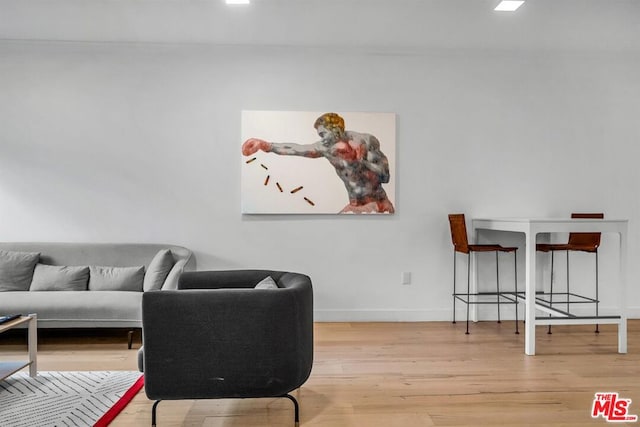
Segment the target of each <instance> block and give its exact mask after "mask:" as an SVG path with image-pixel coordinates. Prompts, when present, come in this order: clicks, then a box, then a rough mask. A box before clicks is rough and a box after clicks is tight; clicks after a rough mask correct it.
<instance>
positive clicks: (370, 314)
mask: <svg viewBox="0 0 640 427" xmlns="http://www.w3.org/2000/svg"><path fill="white" fill-rule="evenodd" d="M313 314H314V320H315V321H316V322H437V321H444V320H451V311H450V310H391V309H389V310H315V311H314V312H313Z"/></svg>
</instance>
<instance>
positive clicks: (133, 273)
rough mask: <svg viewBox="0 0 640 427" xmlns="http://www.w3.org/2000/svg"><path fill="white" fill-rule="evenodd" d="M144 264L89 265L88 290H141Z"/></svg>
mask: <svg viewBox="0 0 640 427" xmlns="http://www.w3.org/2000/svg"><path fill="white" fill-rule="evenodd" d="M143 280H144V266H140V267H102V266H93V265H92V266H89V290H90V291H134V292H142V281H143Z"/></svg>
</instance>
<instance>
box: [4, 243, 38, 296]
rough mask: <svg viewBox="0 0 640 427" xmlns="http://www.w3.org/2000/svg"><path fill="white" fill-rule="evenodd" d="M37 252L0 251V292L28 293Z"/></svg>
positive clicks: (36, 261) (36, 260)
mask: <svg viewBox="0 0 640 427" xmlns="http://www.w3.org/2000/svg"><path fill="white" fill-rule="evenodd" d="M39 259H40V253H39V252H15V251H3V250H0V291H28V290H29V285H31V278H32V277H33V269H34V268H35V266H36V264H37V263H38V260H39Z"/></svg>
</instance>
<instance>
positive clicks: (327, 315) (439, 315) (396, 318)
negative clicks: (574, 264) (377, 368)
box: [313, 304, 640, 322]
mask: <svg viewBox="0 0 640 427" xmlns="http://www.w3.org/2000/svg"><path fill="white" fill-rule="evenodd" d="M520 307H522V304H521V305H520ZM511 310H513V309H512V308H511ZM511 310H505V311H504V312H503V316H502V318H503V319H504V320H513V319H514V318H515V316H514V315H513V311H511ZM601 310H602V312H603V313H607V312H615V310H609V309H607V308H604V307H603V308H602V309H601ZM313 314H314V321H316V322H445V321H451V310H445V309H440V310H404V309H400V310H393V309H385V310H382V309H376V310H315V311H314V313H313ZM523 314H524V312H523V311H521V312H520V314H519V316H518V317H519V319H520V320H522V319H523V317H524V316H523ZM579 314H582V313H579ZM584 314H585V315H589V314H591V312H589V313H586V312H585V313H584ZM459 315H460V316H461V317H458V315H457V316H456V317H458V318H459V319H460V320H462V318H463V317H462V316H464V313H463V312H462V311H460V312H459ZM627 318H628V319H640V307H630V308H627ZM481 319H482V320H495V319H493V316H489V318H486V319H485V318H484V316H482V317H481Z"/></svg>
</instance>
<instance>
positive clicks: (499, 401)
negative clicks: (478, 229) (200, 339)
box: [0, 320, 640, 427]
mask: <svg viewBox="0 0 640 427" xmlns="http://www.w3.org/2000/svg"><path fill="white" fill-rule="evenodd" d="M600 330H601V333H600V334H599V335H596V334H594V333H593V326H556V327H554V329H553V334H552V335H547V334H546V329H545V328H543V327H540V328H539V329H538V331H537V333H538V340H537V349H536V350H537V355H536V356H525V355H524V335H523V334H521V335H515V334H514V326H513V322H504V323H502V324H497V323H495V322H480V323H476V324H473V325H472V327H471V335H465V334H464V323H458V324H457V325H453V324H451V323H450V322H428V323H318V324H316V326H315V361H314V368H313V372H312V374H311V377H310V378H309V380H308V381H307V383H306V384H305V385H304V386H303V387H302V388H301V389H299V390H297V391H295V392H294V393H293V394H294V395H295V396H296V397H297V398H298V400H299V402H300V406H301V409H300V411H301V412H300V414H301V425H303V426H310V427H311V426H314V427H325V426H332V427H333V426H337V427H343V426H345V427H350V426H358V427H360V426H362V427H377V426H384V427H395V426H403V427H407V426H409V427H412V426H458V427H461V426H469V427H470V426H474V427H477V426H498V425H500V426H558V427H559V426H575V427H578V426H585V425H606V424H607V422H606V421H605V420H604V419H603V418H597V419H593V418H591V408H592V404H593V399H594V394H595V393H596V392H618V393H619V394H620V397H621V398H626V399H631V400H632V403H631V406H630V408H629V409H630V410H629V413H630V414H634V415H638V414H640V380H639V378H640V320H630V321H629V330H628V335H629V336H628V350H629V353H628V354H625V355H622V354H618V353H617V332H616V328H615V326H610V325H605V326H601V327H600ZM41 335H42V336H41V338H40V345H39V352H38V363H39V366H38V368H39V370H41V371H47V370H136V369H137V368H136V366H137V365H136V350H127V345H126V331H113V332H101V333H99V334H97V333H88V332H86V333H85V334H82V333H73V334H71V335H69V334H63V333H58V334H55V333H54V334H52V333H42V334H41ZM168 339H169V338H168ZM137 341H138V342H137V344H136V343H134V348H137V347H139V345H140V344H139V340H137ZM25 350H26V335H25V336H24V337H23V336H22V335H13V336H7V337H4V336H0V359H3V360H4V359H7V358H10V357H13V356H14V355H18V354H23V352H24V351H25ZM151 405H152V402H151V401H149V400H148V399H147V398H146V396H145V395H144V392H141V393H140V394H138V395H137V396H136V397H135V398H134V400H133V401H132V402H131V403H130V404H129V405H128V406H127V408H126V409H125V410H124V411H123V412H122V413H121V414H120V415H119V416H118V417H117V418H116V420H115V421H114V423H113V424H112V426H114V427H118V426H120V427H133V426H136V427H138V426H148V425H151ZM616 425H636V426H637V425H640V423H629V424H625V423H616ZM158 426H159V427H160V426H162V427H169V426H194V427H195V426H198V427H199V426H207V427H214V426H215V427H221V426H225V427H228V426H234V427H235V426H252V427H253V426H256V427H257V426H293V407H292V404H291V402H290V401H288V400H286V399H245V400H239V399H236V400H207V401H166V402H162V403H161V404H160V405H159V406H158Z"/></svg>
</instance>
